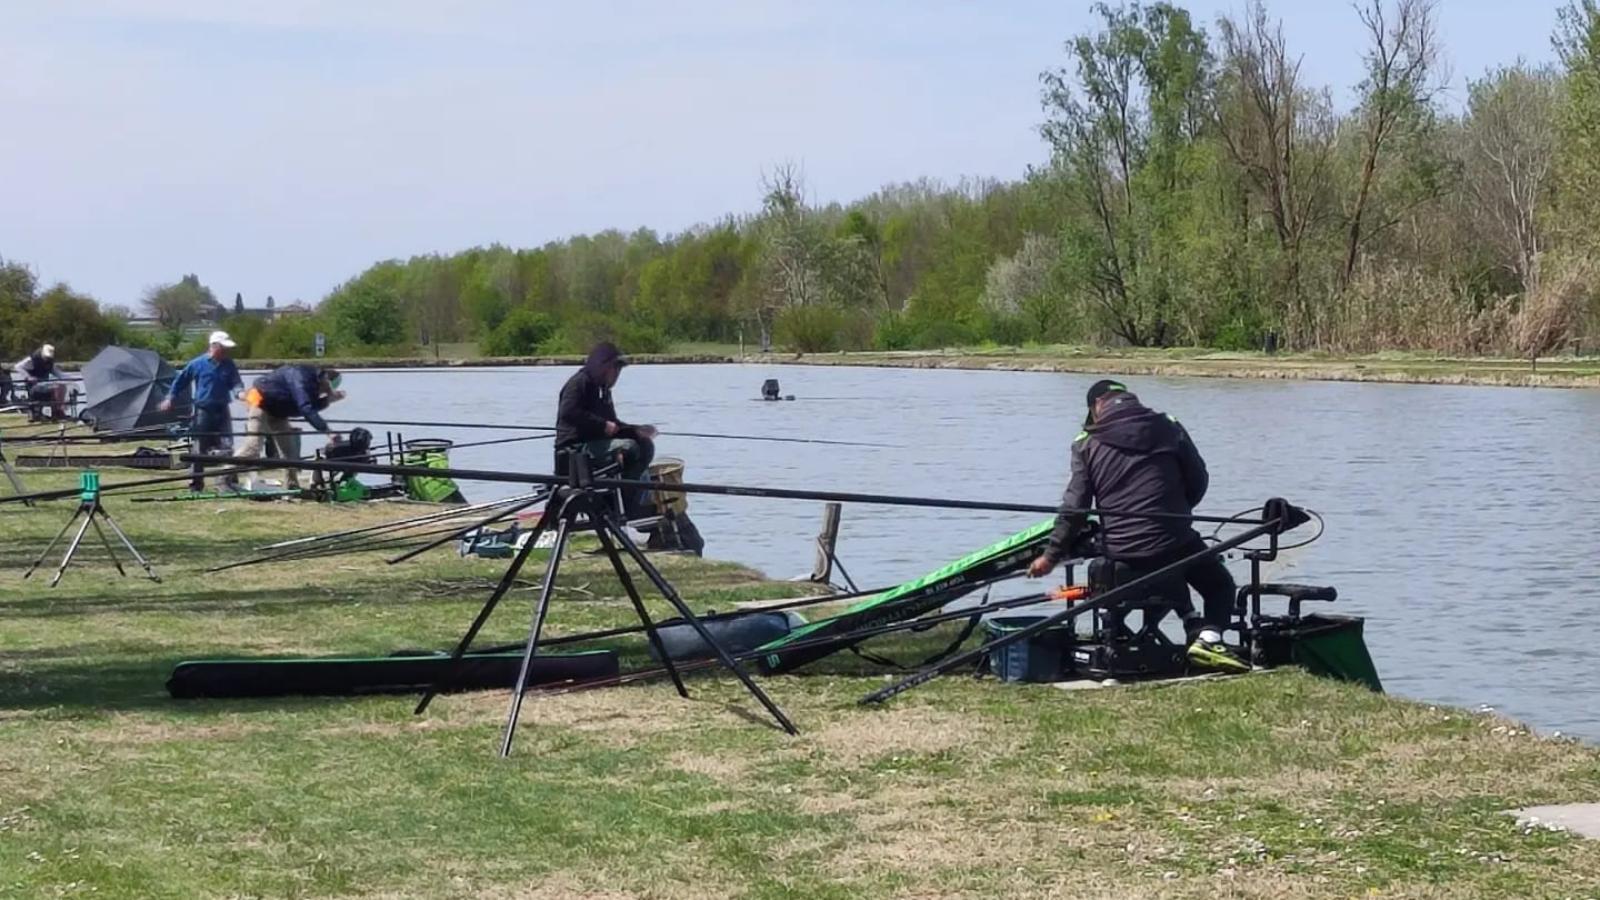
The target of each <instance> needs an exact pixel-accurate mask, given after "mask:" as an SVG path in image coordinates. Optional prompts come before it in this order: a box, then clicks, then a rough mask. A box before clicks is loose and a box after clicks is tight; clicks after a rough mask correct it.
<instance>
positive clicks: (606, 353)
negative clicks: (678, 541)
mask: <svg viewBox="0 0 1600 900" xmlns="http://www.w3.org/2000/svg"><path fill="white" fill-rule="evenodd" d="M626 365H628V358H627V357H626V356H623V355H622V352H621V351H620V350H618V349H617V347H616V345H615V344H612V343H611V342H609V341H602V342H601V343H599V344H596V345H595V346H594V349H593V350H590V351H589V356H588V358H587V359H586V360H584V363H583V367H582V368H581V369H579V370H578V371H576V372H574V373H573V374H572V377H571V378H568V379H567V383H566V384H564V385H562V387H561V401H560V405H559V406H558V408H557V411H556V472H557V473H558V474H564V473H565V472H566V455H567V454H568V453H582V454H583V455H584V456H586V457H588V458H589V460H590V461H591V462H592V463H593V464H594V465H595V466H596V467H599V466H602V465H606V464H608V463H610V462H612V461H614V460H615V459H616V458H617V456H618V455H619V454H620V455H621V457H622V473H621V474H622V477H623V478H627V479H630V480H631V479H638V478H642V477H643V476H644V474H645V473H646V472H647V471H648V470H649V468H650V461H651V460H652V459H654V458H655V453H656V450H655V443H654V440H655V436H656V429H655V427H654V426H651V425H629V424H627V423H626V422H623V421H622V420H621V419H619V418H617V408H616V406H615V405H613V403H612V401H611V389H612V388H613V387H615V386H616V384H617V379H618V378H619V377H621V375H622V369H623V367H624V366H626ZM638 493H639V492H638V491H627V492H624V496H623V505H624V507H625V509H626V511H627V514H628V516H629V518H633V517H635V515H636V514H637V513H638V512H639V498H638V497H637V496H636V495H637V494H638Z"/></svg>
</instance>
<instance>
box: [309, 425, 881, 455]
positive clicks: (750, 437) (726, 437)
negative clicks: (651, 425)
mask: <svg viewBox="0 0 1600 900" xmlns="http://www.w3.org/2000/svg"><path fill="white" fill-rule="evenodd" d="M325 421H327V422H329V423H331V424H338V425H382V426H388V427H395V428H468V429H470V428H480V429H488V430H493V431H555V428H553V427H552V426H549V425H495V424H491V423H487V422H402V421H394V420H385V419H327V420H325ZM660 433H661V434H663V435H666V436H667V437H691V438H709V439H711V440H719V441H765V442H770V443H776V444H831V445H833V446H836V447H875V448H879V449H889V450H892V449H897V448H896V447H895V445H893V444H870V443H865V442H862V441H834V440H825V439H823V438H786V437H769V436H767V435H760V434H710V433H707V432H702V431H668V430H665V429H662V430H661V432H660Z"/></svg>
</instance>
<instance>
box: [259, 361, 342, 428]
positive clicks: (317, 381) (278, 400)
mask: <svg viewBox="0 0 1600 900" xmlns="http://www.w3.org/2000/svg"><path fill="white" fill-rule="evenodd" d="M321 371H322V370H320V369H318V368H317V367H316V366H300V365H291V366H279V367H278V368H276V369H273V370H272V371H271V372H268V373H267V374H265V375H262V376H261V377H260V378H257V379H256V380H255V383H254V384H253V385H251V386H252V387H254V388H255V389H256V390H257V391H259V392H260V394H261V409H262V410H263V411H264V412H266V414H267V415H269V416H274V417H276V418H279V419H292V418H295V417H296V416H299V417H300V418H303V419H305V420H306V424H308V425H310V426H311V427H312V428H315V429H316V430H318V431H321V432H323V433H326V432H327V430H328V423H327V422H324V421H323V420H322V415H321V413H322V410H325V409H327V408H328V403H329V397H328V395H327V394H324V393H323V392H322V375H321Z"/></svg>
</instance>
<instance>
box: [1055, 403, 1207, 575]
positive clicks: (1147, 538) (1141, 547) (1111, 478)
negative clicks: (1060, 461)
mask: <svg viewBox="0 0 1600 900" xmlns="http://www.w3.org/2000/svg"><path fill="white" fill-rule="evenodd" d="M1209 483H1210V477H1209V476H1208V475H1207V473H1206V464H1205V460H1203V459H1201V458H1200V451H1199V450H1197V449H1195V446H1194V442H1193V441H1191V440H1190V439H1189V433H1188V432H1187V431H1185V430H1184V428H1183V426H1182V425H1179V424H1178V422H1177V420H1176V419H1173V418H1172V417H1171V416H1165V415H1162V414H1161V413H1158V412H1156V411H1155V410H1152V409H1149V408H1147V407H1145V406H1144V405H1142V404H1141V403H1139V398H1138V397H1135V396H1134V395H1132V394H1123V395H1121V396H1119V397H1118V398H1117V399H1116V400H1114V401H1112V402H1111V403H1110V404H1109V408H1108V409H1107V410H1106V411H1105V412H1104V413H1103V414H1102V415H1101V416H1100V417H1099V419H1098V420H1097V421H1096V422H1094V423H1093V424H1091V425H1089V426H1088V427H1087V428H1085V429H1084V431H1083V432H1082V433H1081V434H1079V435H1078V437H1077V438H1076V439H1075V440H1073V442H1072V477H1071V480H1070V481H1069V482H1068V483H1067V490H1066V492H1065V493H1064V494H1062V496H1061V509H1060V511H1059V512H1058V513H1057V514H1056V527H1055V531H1053V532H1052V533H1051V535H1050V544H1049V546H1048V548H1047V549H1046V551H1045V552H1046V553H1047V554H1048V555H1049V556H1050V558H1051V559H1052V560H1059V559H1061V557H1062V556H1063V554H1064V553H1065V550H1066V548H1067V547H1070V546H1071V542H1072V539H1073V538H1074V537H1076V536H1077V533H1078V532H1079V531H1080V530H1081V529H1082V528H1083V527H1084V526H1085V524H1086V518H1085V516H1084V515H1083V514H1082V513H1081V512H1078V511H1079V510H1084V509H1089V508H1090V507H1091V506H1094V507H1098V508H1100V509H1105V510H1111V511H1124V512H1146V513H1166V514H1171V515H1175V516H1188V515H1190V514H1191V513H1193V512H1194V508H1195V506H1196V505H1198V504H1199V503H1200V500H1201V499H1202V498H1203V497H1205V495H1206V487H1207V485H1208V484H1209ZM1100 526H1101V535H1102V540H1103V541H1104V547H1105V554H1106V556H1108V557H1110V558H1112V559H1120V560H1141V559H1149V558H1152V557H1158V556H1161V555H1163V554H1166V553H1170V552H1172V551H1174V550H1176V549H1177V548H1179V547H1181V546H1183V545H1185V544H1187V543H1189V542H1191V541H1193V540H1194V532H1193V530H1192V528H1191V527H1190V524H1189V522H1188V520H1187V519H1184V518H1176V519H1143V518H1133V517H1129V516H1115V515H1108V516H1105V517H1104V519H1103V520H1102V521H1101V523H1100Z"/></svg>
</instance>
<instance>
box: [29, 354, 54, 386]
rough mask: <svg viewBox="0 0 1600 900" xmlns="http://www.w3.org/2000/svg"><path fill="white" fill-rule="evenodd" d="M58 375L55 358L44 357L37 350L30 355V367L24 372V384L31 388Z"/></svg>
mask: <svg viewBox="0 0 1600 900" xmlns="http://www.w3.org/2000/svg"><path fill="white" fill-rule="evenodd" d="M55 373H56V361H55V359H54V357H49V356H44V355H43V354H41V353H39V352H38V351H37V350H36V351H34V352H32V353H30V354H28V365H27V368H26V369H25V370H24V373H23V374H24V376H25V377H24V378H23V383H25V384H27V385H29V386H30V387H31V386H32V385H34V384H35V383H37V382H40V381H45V380H48V379H49V378H50V376H52V375H54V374H55Z"/></svg>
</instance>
